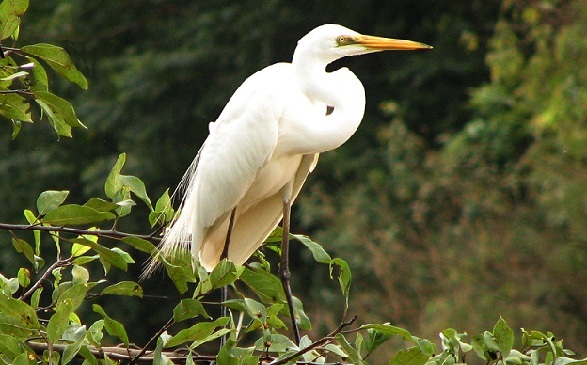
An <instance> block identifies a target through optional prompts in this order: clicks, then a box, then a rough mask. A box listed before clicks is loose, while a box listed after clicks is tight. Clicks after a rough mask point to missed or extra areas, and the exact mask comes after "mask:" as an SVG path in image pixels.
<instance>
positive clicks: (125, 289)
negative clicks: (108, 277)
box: [102, 281, 143, 298]
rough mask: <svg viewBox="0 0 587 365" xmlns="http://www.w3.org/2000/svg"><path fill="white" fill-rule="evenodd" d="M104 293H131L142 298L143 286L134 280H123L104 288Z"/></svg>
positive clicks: (130, 294)
mask: <svg viewBox="0 0 587 365" xmlns="http://www.w3.org/2000/svg"><path fill="white" fill-rule="evenodd" d="M102 294H104V295H107V294H111V295H129V296H137V297H140V298H142V297H143V288H141V286H140V285H139V284H137V283H135V282H134V281H121V282H118V283H116V284H113V285H110V286H107V287H106V288H104V290H102Z"/></svg>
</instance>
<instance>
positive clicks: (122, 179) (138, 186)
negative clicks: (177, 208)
mask: <svg viewBox="0 0 587 365" xmlns="http://www.w3.org/2000/svg"><path fill="white" fill-rule="evenodd" d="M125 162H126V154H125V153H121V154H120V155H119V156H118V159H117V160H116V163H115V164H114V166H113V167H112V169H111V170H110V173H109V174H108V178H107V179H106V182H105V183H104V193H105V194H106V196H107V197H108V198H110V199H112V201H114V202H116V203H118V202H122V201H124V200H128V199H129V198H130V194H129V192H133V193H134V194H135V195H136V196H137V197H139V198H140V199H141V200H142V201H143V202H145V204H147V206H148V207H149V209H151V210H153V208H152V207H151V199H150V198H149V196H148V195H147V191H146V188H145V184H144V183H143V182H142V181H141V180H140V179H139V178H137V177H135V176H127V175H121V174H120V171H121V170H122V167H123V166H124V163H125ZM118 212H119V214H120V215H121V216H123V215H125V214H128V212H130V206H121V207H120V208H119V210H118Z"/></svg>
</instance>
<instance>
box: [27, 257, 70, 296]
mask: <svg viewBox="0 0 587 365" xmlns="http://www.w3.org/2000/svg"><path fill="white" fill-rule="evenodd" d="M70 263H71V261H70V260H57V261H55V262H54V263H53V265H51V266H49V267H48V268H47V270H45V272H44V273H43V275H42V276H41V277H40V278H39V280H37V282H36V283H35V284H34V285H33V286H31V288H30V289H29V290H27V291H26V293H23V294H22V295H21V296H20V297H19V298H18V299H19V300H25V299H26V298H28V297H29V296H30V295H31V294H33V293H34V292H35V290H37V288H38V287H40V286H41V285H42V284H43V281H45V280H47V278H48V277H49V275H51V273H52V272H53V270H55V269H56V268H58V267H61V266H67V265H69V264H70Z"/></svg>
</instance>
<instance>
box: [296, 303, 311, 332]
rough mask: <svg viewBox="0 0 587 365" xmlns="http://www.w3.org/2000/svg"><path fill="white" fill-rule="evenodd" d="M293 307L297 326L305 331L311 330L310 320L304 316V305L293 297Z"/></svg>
mask: <svg viewBox="0 0 587 365" xmlns="http://www.w3.org/2000/svg"><path fill="white" fill-rule="evenodd" d="M293 307H294V316H295V317H296V322H297V323H298V326H299V327H300V328H302V329H305V330H309V329H311V328H312V323H311V322H310V318H309V317H308V316H307V315H306V312H305V311H304V304H303V303H302V301H301V300H299V299H298V298H297V297H293Z"/></svg>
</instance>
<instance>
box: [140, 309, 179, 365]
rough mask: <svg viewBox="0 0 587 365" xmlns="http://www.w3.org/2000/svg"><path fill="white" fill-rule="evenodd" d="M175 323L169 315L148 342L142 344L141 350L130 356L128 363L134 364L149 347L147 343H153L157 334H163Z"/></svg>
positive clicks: (157, 336)
mask: <svg viewBox="0 0 587 365" xmlns="http://www.w3.org/2000/svg"><path fill="white" fill-rule="evenodd" d="M174 323H175V319H173V317H171V319H170V320H169V321H167V323H165V325H163V327H161V329H160V330H159V331H158V332H157V333H156V334H155V336H153V337H151V339H150V340H149V342H147V343H146V344H145V346H143V348H142V349H141V351H139V353H138V354H137V355H136V356H134V357H133V358H132V360H130V365H132V364H134V363H135V362H136V361H138V360H139V359H141V357H142V356H143V355H145V353H146V352H147V348H148V347H149V345H150V344H151V343H153V342H154V341H156V340H157V339H158V338H159V336H161V334H163V332H165V331H167V329H168V328H169V327H171V326H172V325H173V324H174Z"/></svg>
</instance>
